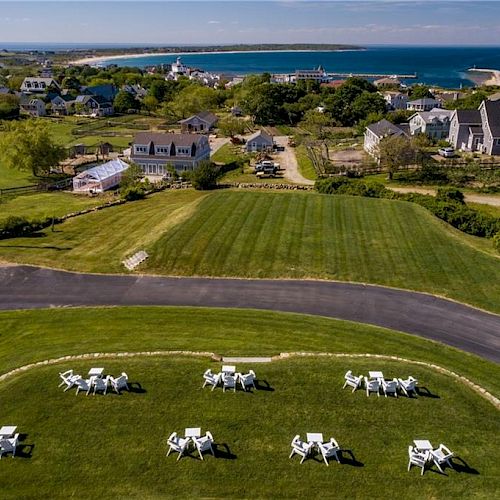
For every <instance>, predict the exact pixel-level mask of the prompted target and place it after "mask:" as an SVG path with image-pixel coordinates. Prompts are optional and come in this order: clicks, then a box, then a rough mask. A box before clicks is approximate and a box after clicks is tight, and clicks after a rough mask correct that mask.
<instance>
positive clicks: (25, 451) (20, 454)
mask: <svg viewBox="0 0 500 500" xmlns="http://www.w3.org/2000/svg"><path fill="white" fill-rule="evenodd" d="M27 437H28V435H27V434H19V444H18V445H17V447H16V456H15V458H31V457H32V455H33V449H34V448H35V445H34V444H25V443H23V441H26V438H27Z"/></svg>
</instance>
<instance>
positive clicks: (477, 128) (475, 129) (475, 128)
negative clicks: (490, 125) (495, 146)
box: [469, 125, 484, 135]
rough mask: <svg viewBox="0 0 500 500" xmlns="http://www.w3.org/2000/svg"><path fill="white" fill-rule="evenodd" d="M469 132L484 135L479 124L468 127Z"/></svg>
mask: <svg viewBox="0 0 500 500" xmlns="http://www.w3.org/2000/svg"><path fill="white" fill-rule="evenodd" d="M469 132H470V133H471V134H474V135H484V132H483V127H481V126H480V125H471V126H470V127H469Z"/></svg>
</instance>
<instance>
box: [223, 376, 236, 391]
mask: <svg viewBox="0 0 500 500" xmlns="http://www.w3.org/2000/svg"><path fill="white" fill-rule="evenodd" d="M226 389H233V390H234V392H236V377H233V376H232V375H224V377H223V378H222V390H223V391H224V392H226Z"/></svg>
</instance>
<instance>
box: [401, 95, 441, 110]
mask: <svg viewBox="0 0 500 500" xmlns="http://www.w3.org/2000/svg"><path fill="white" fill-rule="evenodd" d="M440 107H441V103H440V102H439V101H437V100H436V99H432V98H431V97H423V98H422V99H416V100H414V101H408V102H407V103H406V109H409V110H411V111H430V110H431V109H433V108H440Z"/></svg>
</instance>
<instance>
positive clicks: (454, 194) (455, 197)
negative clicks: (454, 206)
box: [436, 187, 465, 204]
mask: <svg viewBox="0 0 500 500" xmlns="http://www.w3.org/2000/svg"><path fill="white" fill-rule="evenodd" d="M436 200H438V201H452V202H453V201H455V202H457V203H461V204H463V203H465V201H464V194H463V193H462V191H460V190H459V189H457V188H452V187H446V188H445V187H442V188H438V190H437V194H436Z"/></svg>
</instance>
